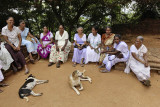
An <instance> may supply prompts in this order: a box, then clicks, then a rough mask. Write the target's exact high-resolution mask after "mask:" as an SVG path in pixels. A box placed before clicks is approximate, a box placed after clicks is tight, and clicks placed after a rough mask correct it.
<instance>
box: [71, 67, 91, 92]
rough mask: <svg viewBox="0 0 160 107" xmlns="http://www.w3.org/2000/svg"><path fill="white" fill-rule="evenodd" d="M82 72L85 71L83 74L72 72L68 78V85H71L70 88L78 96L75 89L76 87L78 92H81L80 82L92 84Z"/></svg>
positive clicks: (77, 71)
mask: <svg viewBox="0 0 160 107" xmlns="http://www.w3.org/2000/svg"><path fill="white" fill-rule="evenodd" d="M84 72H85V70H83V72H80V71H79V70H76V71H74V72H73V73H72V74H71V75H70V76H69V83H70V85H71V87H72V88H73V90H74V91H75V92H76V93H77V94H78V95H80V92H79V91H78V90H77V89H76V86H80V88H79V90H80V91H81V90H83V85H82V83H81V81H82V80H83V81H89V82H90V83H92V80H91V78H90V77H88V76H84Z"/></svg>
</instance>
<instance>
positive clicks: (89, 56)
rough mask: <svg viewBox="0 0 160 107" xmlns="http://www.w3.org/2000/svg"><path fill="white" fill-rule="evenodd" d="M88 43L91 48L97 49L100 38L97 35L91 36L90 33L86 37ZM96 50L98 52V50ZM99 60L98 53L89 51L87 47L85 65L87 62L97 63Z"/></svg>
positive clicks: (89, 48)
mask: <svg viewBox="0 0 160 107" xmlns="http://www.w3.org/2000/svg"><path fill="white" fill-rule="evenodd" d="M88 41H89V42H90V45H91V46H92V47H93V48H98V45H99V44H100V43H101V36H100V35H99V34H98V33H97V35H96V36H93V34H92V33H90V34H89V36H88ZM98 50H99V52H100V48H99V49H98ZM99 58H100V53H99V54H98V53H96V52H95V51H94V49H91V47H90V46H87V50H86V60H85V63H86V64H87V63H88V62H98V61H99Z"/></svg>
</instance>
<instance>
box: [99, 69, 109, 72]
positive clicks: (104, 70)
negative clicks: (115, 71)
mask: <svg viewBox="0 0 160 107" xmlns="http://www.w3.org/2000/svg"><path fill="white" fill-rule="evenodd" d="M100 72H101V73H108V72H110V71H108V70H106V69H103V70H100Z"/></svg>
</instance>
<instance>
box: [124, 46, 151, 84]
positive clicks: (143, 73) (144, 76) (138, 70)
mask: <svg viewBox="0 0 160 107" xmlns="http://www.w3.org/2000/svg"><path fill="white" fill-rule="evenodd" d="M130 51H131V53H135V54H136V56H137V57H138V58H139V59H141V60H142V61H144V59H143V54H145V53H147V48H146V47H145V46H144V45H143V44H142V46H141V47H140V48H139V49H138V50H137V48H136V47H135V45H132V46H131V48H130ZM131 53H130V58H129V60H128V62H127V66H126V68H125V71H124V72H125V73H129V72H130V69H131V70H132V71H133V72H134V74H135V75H136V76H137V78H138V80H139V81H143V80H148V79H149V78H150V67H145V66H144V64H142V63H141V62H139V61H137V60H136V59H135V58H134V57H133V56H132V54H131Z"/></svg>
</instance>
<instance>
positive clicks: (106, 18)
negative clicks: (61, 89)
mask: <svg viewBox="0 0 160 107" xmlns="http://www.w3.org/2000/svg"><path fill="white" fill-rule="evenodd" d="M135 1H136V2H137V3H136V4H134V5H133V7H132V8H133V10H134V11H135V12H134V13H128V14H126V13H124V12H122V11H121V10H122V8H124V7H127V6H129V4H130V3H131V2H132V0H1V1H0V7H1V10H0V26H1V28H2V27H3V26H5V24H6V22H5V20H6V19H7V17H8V16H13V17H14V18H15V22H16V23H15V25H18V20H20V19H25V20H26V21H27V26H28V27H29V28H30V30H31V32H32V33H33V34H34V35H37V36H39V34H40V33H41V32H42V28H43V26H45V25H46V26H48V28H49V30H50V31H52V32H54V33H55V32H56V31H57V30H58V26H59V25H60V24H63V25H64V26H65V29H66V30H67V31H68V32H69V35H70V40H71V39H72V38H73V36H74V34H75V32H76V28H77V27H79V26H82V27H84V32H85V33H87V34H88V33H89V32H90V31H91V27H92V26H98V27H99V28H104V27H105V26H107V25H110V26H112V25H115V24H130V23H135V22H137V20H140V19H141V18H142V16H143V13H145V12H146V11H148V9H150V10H151V11H152V12H155V13H156V15H157V16H156V17H159V14H157V8H156V7H159V6H160V5H159V4H158V3H159V2H157V1H154V0H153V1H152V2H151V0H148V2H144V1H143V0H135ZM146 5H147V6H146ZM158 9H159V10H160V7H159V8H158Z"/></svg>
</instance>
